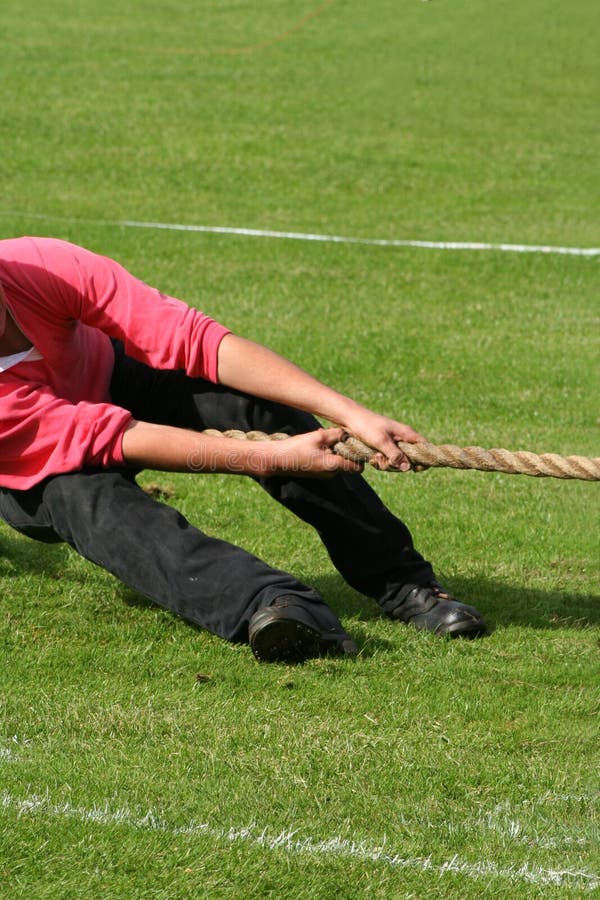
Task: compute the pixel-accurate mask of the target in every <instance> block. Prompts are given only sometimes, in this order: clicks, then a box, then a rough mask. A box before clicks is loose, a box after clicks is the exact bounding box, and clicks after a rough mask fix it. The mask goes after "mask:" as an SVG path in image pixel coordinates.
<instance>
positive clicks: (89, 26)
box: [0, 0, 600, 900]
mask: <svg viewBox="0 0 600 900" xmlns="http://www.w3.org/2000/svg"><path fill="white" fill-rule="evenodd" d="M317 6H318V4H317V3H316V2H314V3H313V2H302V3H295V4H294V3H291V0H280V2H274V0H268V2H264V3H262V4H258V3H253V4H250V3H243V2H241V0H237V2H231V3H210V4H194V3H191V2H189V0H179V2H173V3H171V4H164V3H163V4H158V3H150V2H144V3H141V2H135V3H130V4H123V3H119V4H117V3H113V2H108V0H104V2H103V3H100V2H99V0H82V2H79V3H77V4H75V3H73V2H69V0H57V2H55V3H53V4H50V5H48V4H42V3H40V2H37V0H36V2H34V0H20V2H19V3H17V2H16V0H5V2H4V4H3V8H2V13H1V19H2V27H3V36H4V41H3V55H2V63H1V66H2V74H3V82H2V83H3V89H2V104H1V113H0V127H1V128H2V150H3V153H2V159H3V162H2V165H3V175H4V177H3V184H2V200H1V202H0V236H2V237H8V236H12V235H15V234H24V233H38V234H42V233H43V234H53V235H56V236H58V237H64V238H67V239H69V240H74V241H76V242H78V243H81V244H84V245H87V246H89V247H90V248H91V249H94V250H97V251H99V252H103V253H107V254H109V255H112V256H114V257H116V258H118V259H119V260H120V261H121V262H123V263H124V264H125V265H126V266H127V267H128V268H129V269H130V270H131V271H133V272H134V273H136V274H138V275H140V276H141V277H143V278H145V279H146V280H147V281H149V282H151V283H154V284H157V285H159V286H160V287H161V288H163V289H164V290H166V291H169V292H171V293H174V294H176V295H178V296H181V297H183V298H184V299H186V300H188V301H189V302H191V303H193V304H196V305H198V306H199V307H200V308H202V309H204V310H206V311H207V312H210V313H212V314H213V315H215V316H216V317H217V318H219V319H221V320H222V321H224V322H226V323H227V324H229V325H230V326H231V327H232V328H234V329H235V330H237V331H239V332H240V333H243V334H246V335H247V336H250V337H253V338H255V339H257V340H260V341H263V342H265V343H268V344H270V345H271V346H273V347H274V348H275V349H277V350H279V351H281V352H283V353H284V354H286V355H289V356H292V357H293V358H294V359H295V360H297V361H298V362H299V363H301V364H302V365H303V366H305V367H307V368H309V369H310V370H312V371H313V372H315V373H316V374H318V375H319V376H320V377H321V378H323V379H324V380H326V381H328V382H330V383H332V384H333V385H335V386H337V387H338V388H340V389H342V390H344V391H345V392H347V393H350V394H352V395H354V396H356V397H357V399H359V400H361V401H363V402H365V403H367V404H369V405H370V406H372V407H374V408H377V409H378V410H381V411H382V412H386V413H389V414H393V415H394V416H396V417H398V418H400V419H402V420H405V421H408V422H410V423H411V424H413V425H414V426H415V427H417V428H418V429H419V430H420V431H422V432H424V433H425V434H426V435H428V437H430V439H431V440H433V441H434V442H439V443H442V442H446V441H448V442H453V443H458V444H480V445H482V446H504V447H508V448H510V449H519V448H525V449H531V450H534V451H537V452H543V451H555V452H559V453H565V454H568V453H581V454H583V455H589V456H593V455H598V418H597V417H598V409H597V397H598V393H599V390H598V389H599V387H600V384H599V380H598V370H597V351H598V342H597V330H596V331H595V330H594V329H597V323H598V319H597V272H598V261H597V259H595V258H592V259H585V258H581V257H564V256H557V255H529V254H527V255H519V254H508V253H497V252H489V253H474V252H473V253H468V252H456V253H452V252H445V251H428V250H409V249H383V248H376V247H364V246H341V245H332V244H318V245H317V244H308V243H300V242H290V241H274V240H272V241H268V240H259V239H252V238H242V237H231V236H218V235H206V234H204V235H202V234H191V233H176V232H169V231H158V230H146V229H144V230H142V229H138V230H136V229H128V228H124V227H115V226H112V225H110V224H106V225H102V224H98V222H100V221H104V222H107V223H110V222H114V221H118V220H123V219H137V220H142V221H163V222H181V223H191V224H194V223H196V224H209V225H229V226H245V227H252V228H275V229H283V230H304V231H311V232H325V233H332V234H347V235H355V236H365V237H380V238H404V239H406V238H408V239H413V238H414V239H431V240H448V241H452V240H467V241H468V240H482V241H492V242H498V241H507V242H514V243H521V242H524V243H532V244H546V243H547V244H556V245H561V246H562V245H564V246H582V247H591V246H596V247H597V246H599V245H600V230H599V227H598V217H597V200H596V198H597V184H598V176H597V159H598V130H597V124H596V123H597V99H596V98H597V94H598V74H597V62H596V56H597V49H596V43H597V41H596V34H597V31H598V10H597V4H595V3H593V2H592V0H575V2H572V3H569V4H564V3H559V2H558V0H525V2H523V3H521V4H514V3H508V2H506V0H500V2H497V3H495V4H489V3H484V2H482V0H471V2H466V0H455V2H453V3H451V4H450V3H446V4H444V3H441V2H437V0H436V2H432V3H427V4H425V3H421V2H417V0H415V2H409V0H405V2H403V3H397V2H395V3H393V2H391V0H375V2H373V3H370V4H359V3H357V2H355V0H336V2H333V3H331V4H330V5H329V6H326V7H323V9H322V10H321V12H320V13H319V14H318V15H316V16H315V17H313V18H312V19H310V20H307V21H306V23H305V24H304V25H303V26H302V27H301V28H299V29H298V30H296V31H290V32H289V34H288V35H287V36H285V34H286V32H288V31H289V29H290V28H292V26H294V24H295V23H298V22H299V21H300V19H301V18H302V17H303V16H304V15H305V14H307V13H309V12H311V11H313V10H316V9H317ZM278 35H280V36H282V38H281V39H280V40H276V41H274V42H273V43H272V44H270V45H269V46H268V47H265V48H264V49H260V47H259V46H258V45H260V44H261V43H262V42H265V41H269V40H271V39H272V38H275V37H277V36H278ZM252 47H254V48H255V49H250V51H249V52H244V53H239V54H233V53H230V52H224V51H230V50H236V49H240V48H241V49H243V48H252ZM92 220H96V222H97V224H93V221H92ZM367 477H368V478H369V479H370V481H371V483H372V484H374V485H375V486H376V488H377V490H378V491H379V492H380V494H381V495H382V497H383V498H384V500H385V501H386V503H387V504H388V505H389V506H390V507H391V508H392V509H393V510H394V511H395V512H396V513H397V514H399V515H401V516H402V517H403V518H404V519H405V521H407V523H408V524H409V525H410V527H411V529H412V531H413V532H414V535H415V538H416V542H417V544H418V546H419V548H420V549H421V550H422V551H423V553H424V554H425V555H426V556H427V557H428V558H430V559H431V560H432V561H433V562H434V564H435V566H436V569H437V570H438V572H439V574H440V575H441V576H442V577H443V579H444V580H445V581H447V582H448V584H449V585H450V586H451V587H452V588H453V589H454V590H455V591H456V593H457V594H459V596H461V598H464V599H465V600H466V601H467V602H474V603H476V604H477V605H478V606H479V608H480V609H481V610H482V612H483V613H484V614H485V616H486V618H487V620H488V622H489V623H490V625H491V628H492V633H491V634H490V636H489V637H488V638H486V639H485V640H482V641H478V642H473V643H458V642H446V641H438V640H436V639H435V638H433V637H431V636H429V635H421V634H417V633H414V632H412V631H409V630H407V629H403V628H402V627H398V626H396V625H394V624H393V623H391V622H389V621H385V620H383V619H381V618H380V617H379V616H378V615H377V611H376V609H375V608H374V607H373V605H372V604H370V603H367V602H365V601H364V599H363V598H361V597H360V596H359V595H358V594H356V593H355V592H353V591H352V590H351V589H350V588H348V587H347V586H345V585H344V583H343V582H342V581H341V579H340V578H339V577H338V575H337V574H336V573H335V571H334V570H333V569H332V567H331V564H330V563H329V561H328V559H327V558H326V555H325V553H324V551H323V549H322V547H321V546H320V544H319V541H318V539H317V537H316V536H315V535H314V534H313V533H312V532H311V531H310V530H309V529H308V528H307V527H306V526H304V525H303V524H301V523H298V522H294V521H292V518H291V517H290V515H289V514H288V513H287V512H286V511H285V510H282V509H279V508H278V507H277V508H274V506H273V504H272V503H271V502H270V501H268V499H267V498H266V497H264V496H263V495H262V494H261V493H260V492H259V490H258V488H256V486H254V485H253V484H249V483H247V482H246V481H244V480H243V479H240V478H237V477H233V476H232V477H222V476H211V477H200V476H193V475H189V476H188V475H181V476H174V475H168V476H167V475H164V476H163V475H158V474H156V473H145V474H144V476H143V478H142V481H143V483H144V484H146V485H148V484H151V483H154V484H159V485H160V486H162V488H163V489H164V490H166V491H168V492H169V493H171V492H172V497H171V499H170V500H169V501H168V502H171V503H173V504H175V505H176V506H177V507H178V508H179V509H181V510H182V511H183V512H184V513H185V514H186V515H187V516H188V517H189V518H190V519H191V520H192V521H194V522H197V523H198V524H199V525H200V526H201V527H203V528H205V529H206V530H208V531H210V532H211V533H214V534H218V535H219V536H222V537H224V538H226V539H229V540H232V541H235V542H238V543H241V544H243V546H245V547H246V548H248V549H249V550H251V551H252V552H254V553H257V554H258V555H260V556H262V557H263V558H265V559H266V560H268V561H269V562H270V563H272V564H273V565H275V566H278V567H283V568H287V569H289V570H290V571H293V572H294V574H296V575H297V576H298V577H300V578H301V579H303V580H305V581H308V582H309V583H311V584H314V585H315V586H316V587H318V588H319V589H320V590H321V591H322V592H323V594H324V595H325V596H326V597H327V598H328V599H329V600H330V601H331V603H332V605H333V606H335V608H336V609H337V610H338V612H339V613H340V614H341V615H342V617H343V619H344V623H345V624H346V626H347V628H348V630H349V631H350V632H351V633H352V635H353V636H354V637H355V639H356V641H357V643H358V644H359V647H360V655H359V658H358V659H357V660H355V661H352V662H350V661H332V660H316V661H312V662H309V663H307V664H305V665H303V666H297V667H285V666H280V665H272V666H261V665H258V664H257V663H256V662H255V661H254V660H253V658H252V656H251V654H250V652H249V650H248V648H247V647H241V646H233V645H228V644H226V643H224V642H222V641H220V640H218V639H217V638H215V637H213V636H211V635H208V634H206V633H202V632H200V631H198V630H197V629H195V628H192V627H190V626H188V625H186V624H185V623H184V622H182V621H179V620H176V619H175V618H173V617H172V616H170V615H169V614H167V613H165V612H164V611H162V610H161V609H158V608H156V607H153V606H152V605H150V604H148V603H147V602H146V601H145V600H144V599H143V598H140V597H139V596H137V595H134V594H132V592H131V591H129V590H128V589H127V588H125V587H124V586H122V585H120V584H119V583H118V582H116V581H115V580H114V579H113V578H111V577H110V576H109V575H107V574H105V573H103V572H102V571H100V570H98V569H95V568H93V567H91V566H90V565H89V564H87V563H86V562H84V561H83V560H81V559H79V558H78V557H77V556H76V555H75V554H74V553H72V552H71V551H70V550H69V549H67V548H65V547H47V546H44V545H38V544H35V543H33V542H30V541H27V540H25V539H24V538H21V537H20V536H18V535H17V534H15V533H14V532H12V531H10V530H9V529H8V528H6V527H4V526H0V598H1V599H0V654H1V656H0V659H1V660H2V663H1V665H0V895H2V896H6V897H8V898H11V900H12V898H18V897H25V896H27V897H35V898H53V900H54V898H56V897H61V898H62V897H64V898H79V897H98V896H100V897H119V898H120V897H123V898H129V897H135V898H138V897H140V898H141V897H144V898H146V897H148V898H150V897H152V898H174V897H177V898H180V897H181V898H187V897H190V898H191V897H194V898H196V897H211V898H212V897H232V898H233V897H235V898H238V897H250V898H253V897H256V898H258V897H274V898H281V897H286V898H294V900H295V898H316V897H319V898H320V897H334V896H336V897H337V896H340V897H348V898H350V897H352V898H354V897H357V896H359V897H363V896H364V897H372V896H373V897H381V898H389V897H394V898H395V897H418V898H424V897H428V898H438V897H440V896H444V897H456V898H475V897H479V896H481V895H482V894H483V895H484V896H490V897H492V896H497V897H502V898H505V897H515V898H521V897H542V896H543V897H547V896H548V897H554V896H556V897H565V898H566V897H568V898H571V897H575V896H584V895H585V896H589V895H590V888H591V889H592V891H593V888H594V885H595V890H596V891H597V890H598V887H599V886H600V854H599V852H598V846H599V840H598V839H599V817H600V803H599V800H600V779H599V778H598V771H599V769H600V754H599V752H598V716H599V713H600V691H599V689H598V682H599V679H598V672H599V668H600V667H599V664H598V659H599V655H598V651H599V647H600V616H599V607H600V604H599V595H600V591H599V578H598V575H599V567H598V491H597V486H596V485H594V484H585V483H582V482H572V483H571V482H561V481H556V480H551V479H540V480H538V479H529V478H520V477H509V476H502V475H498V474H483V473H476V472H451V471H444V470H439V471H429V472H426V473H423V474H420V475H407V476H393V475H384V474H381V473H375V472H371V473H368V475H367ZM199 676H200V677H199ZM244 829H246V830H244ZM444 866H446V868H444Z"/></svg>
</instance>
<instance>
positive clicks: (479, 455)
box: [204, 428, 600, 481]
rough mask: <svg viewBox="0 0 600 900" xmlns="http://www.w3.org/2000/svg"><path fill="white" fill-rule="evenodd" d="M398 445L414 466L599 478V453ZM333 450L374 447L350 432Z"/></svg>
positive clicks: (366, 455)
mask: <svg viewBox="0 0 600 900" xmlns="http://www.w3.org/2000/svg"><path fill="white" fill-rule="evenodd" d="M204 434H208V435H212V436H213V437H228V438H236V439H237V440H247V441H281V440H285V439H286V438H288V437H289V435H288V434H282V433H280V432H276V433H275V434H265V433H264V432H263V431H238V430H236V429H231V430H229V431H217V430H216V429H214V428H208V429H206V431H205V432H204ZM398 447H399V448H400V450H402V452H403V453H404V455H405V456H406V458H407V459H408V460H409V461H410V463H411V466H412V467H413V468H415V469H429V468H450V469H478V470H479V471H482V472H504V473H505V474H507V475H532V476H535V477H537V478H542V477H547V478H576V479H579V480H581V481H600V457H587V456H559V454H558V453H542V454H538V453H531V452H530V451H529V450H517V451H511V450H501V449H494V450H484V449H483V447H456V446H455V445H454V444H439V445H435V444H429V443H427V442H423V443H419V444H409V443H407V442H406V441H398ZM333 449H334V452H335V453H337V454H338V455H339V456H343V457H344V458H346V459H351V460H353V461H354V462H369V460H370V459H371V457H372V456H373V454H374V453H375V450H373V448H372V447H368V446H367V445H366V444H363V442H362V441H360V440H359V439H358V438H356V437H353V436H352V435H350V436H348V437H347V438H346V440H344V441H340V442H339V443H337V444H336V445H335V446H334V448H333Z"/></svg>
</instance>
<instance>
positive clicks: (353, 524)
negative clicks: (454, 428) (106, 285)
mask: <svg viewBox="0 0 600 900" xmlns="http://www.w3.org/2000/svg"><path fill="white" fill-rule="evenodd" d="M117 361H118V362H117V366H116V368H115V378H114V381H113V386H112V389H113V390H114V392H115V393H114V396H115V398H116V402H119V399H118V398H119V397H123V401H124V402H123V403H122V405H124V406H127V408H129V409H131V410H132V412H133V414H134V415H135V416H136V417H137V418H140V419H143V420H145V421H154V422H159V423H162V424H171V425H179V426H180V427H185V428H196V429H203V428H217V429H220V430H226V429H228V428H239V429H241V430H259V431H264V432H266V433H270V432H273V431H281V432H284V433H287V434H299V433H303V432H307V431H311V430H313V429H315V428H317V427H319V422H318V421H317V420H316V419H315V418H314V417H313V416H311V415H309V414H307V413H304V412H301V411H299V410H296V409H294V408H292V407H289V406H285V405H282V404H278V403H271V402H269V401H264V400H260V399H258V398H255V397H251V396H248V395H246V394H243V393H241V392H238V391H234V390H230V389H228V388H224V387H222V386H220V385H213V384H210V383H208V382H206V381H204V380H202V379H191V378H188V377H187V376H186V375H185V374H184V373H182V372H155V371H153V370H149V369H147V367H145V366H143V365H141V364H139V363H136V362H134V361H132V360H129V359H127V357H124V356H120V357H119V355H118V356H117ZM259 483H260V484H261V485H262V486H263V488H264V489H265V490H266V491H267V492H268V493H269V494H270V495H271V496H272V497H274V498H275V499H276V500H278V501H279V502H280V503H282V504H283V505H284V506H286V507H287V508H288V509H290V510H291V511H292V512H293V513H295V514H296V515H298V516H299V517H300V518H302V519H303V520H304V521H306V522H308V523H310V524H311V525H312V526H313V527H314V528H315V529H316V530H317V532H318V533H319V535H320V537H321V539H322V541H323V543H324V545H325V547H326V549H327V551H328V553H329V555H330V557H331V559H332V561H333V563H334V565H335V566H336V568H337V569H338V571H339V572H340V573H341V574H342V576H343V577H344V578H345V580H346V581H347V582H348V583H349V584H350V585H352V586H353V587H355V588H356V589H357V590H359V591H361V592H362V593H364V594H366V595H368V596H370V597H373V598H374V599H375V600H376V601H377V602H378V603H379V604H380V606H381V607H382V609H383V610H384V612H385V613H386V614H387V615H389V616H390V617H391V618H394V619H399V620H401V621H404V622H410V623H411V624H413V625H415V627H417V628H423V629H425V630H432V631H436V632H438V633H440V634H452V635H462V634H464V635H467V636H473V635H475V634H480V633H482V632H483V631H484V630H485V625H484V623H483V620H482V619H481V617H480V616H479V614H478V613H477V611H476V610H474V609H473V608H472V607H468V606H465V605H464V604H460V603H458V602H457V601H455V600H454V599H453V598H450V597H449V595H448V594H447V593H446V592H445V591H444V590H443V588H441V587H440V585H439V584H438V583H437V582H436V580H435V576H434V573H433V569H432V567H431V565H430V564H429V563H428V562H427V561H426V560H425V559H424V558H423V557H422V556H421V554H420V553H419V552H418V551H417V550H416V549H415V547H414V545H413V541H412V537H411V535H410V532H409V530H408V528H407V527H406V525H404V523H403V522H401V521H400V520H399V519H398V518H397V517H396V516H394V515H393V514H392V513H391V512H390V511H389V510H388V509H387V508H386V507H385V505H384V504H383V503H382V502H381V500H380V499H379V497H378V496H377V494H376V493H375V492H374V491H373V490H372V488H371V487H370V486H369V485H368V484H367V482H366V481H365V479H364V478H362V476H360V475H345V474H342V475H337V476H335V477H334V478H331V479H307V478H294V477H286V478H281V477H277V478H263V479H259Z"/></svg>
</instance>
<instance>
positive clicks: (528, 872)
mask: <svg viewBox="0 0 600 900" xmlns="http://www.w3.org/2000/svg"><path fill="white" fill-rule="evenodd" d="M0 806H1V807H2V808H4V809H13V810H15V811H16V812H17V815H18V816H19V817H21V816H28V815H35V814H38V813H39V814H42V815H46V816H50V817H54V818H71V819H76V820H78V821H80V822H85V823H92V824H98V825H123V826H126V827H129V828H134V829H139V830H142V831H161V832H167V833H169V834H181V835H185V834H189V835H194V834H197V835H206V836H207V837H210V838H212V839H215V840H224V841H228V842H230V843H233V842H237V841H241V842H243V843H246V844H249V845H251V846H255V847H263V848H265V849H267V850H284V851H286V852H288V853H298V854H305V855H309V856H336V857H345V858H352V859H358V860H362V861H365V862H373V863H383V864H385V865H388V866H391V867H393V868H398V869H416V870H420V871H422V872H433V873H434V874H436V875H437V876H438V877H441V876H442V875H445V874H447V873H448V872H456V873H458V874H461V875H465V876H467V877H469V878H486V879H489V878H500V879H505V880H509V881H513V882H525V883H526V884H533V885H537V886H546V885H555V886H559V887H560V886H571V887H578V888H580V889H585V890H596V889H597V888H598V887H600V875H597V874H594V873H591V872H585V871H576V870H575V871H573V870H571V869H544V868H542V867H541V866H532V865H529V864H527V863H526V864H524V865H521V866H499V865H497V864H496V863H493V862H485V861H478V862H475V863H473V862H466V861H463V860H461V859H460V858H459V856H458V855H455V856H453V857H452V858H451V859H449V860H446V861H445V862H441V863H440V862H434V860H433V859H432V857H431V856H426V857H405V856H401V855H400V854H398V853H394V852H392V851H391V850H388V849H387V848H386V847H385V846H384V845H385V842H384V845H382V846H381V847H370V846H368V845H367V844H366V842H365V841H362V840H358V841H354V840H347V839H345V838H340V837H333V838H330V839H329V840H326V841H315V840H313V839H312V838H302V837H298V836H297V835H298V831H297V830H290V831H283V832H281V833H280V834H275V835H270V834H269V832H268V831H267V830H266V829H262V830H261V829H259V828H258V826H256V825H251V826H249V827H243V828H229V829H224V828H215V827H213V826H211V825H209V824H207V823H200V822H190V823H188V824H186V825H183V826H175V825H172V824H170V823H169V822H168V821H167V820H166V819H165V818H164V816H163V815H162V814H160V813H156V812H154V811H152V810H149V811H148V812H147V813H146V814H145V815H144V816H140V815H137V814H136V813H134V812H133V811H132V810H130V809H129V807H126V806H125V807H120V808H117V809H111V807H110V806H109V805H108V804H107V803H105V804H103V805H102V806H94V807H92V808H91V809H87V808H85V807H81V806H73V805H72V804H71V803H69V802H68V801H66V802H64V803H53V802H52V801H51V800H50V798H49V797H48V796H39V795H36V794H33V795H32V796H30V797H25V798H18V797H14V796H13V795H12V794H10V793H9V792H8V791H4V792H3V794H2V795H1V798H0Z"/></svg>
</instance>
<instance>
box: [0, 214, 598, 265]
mask: <svg viewBox="0 0 600 900" xmlns="http://www.w3.org/2000/svg"><path fill="white" fill-rule="evenodd" d="M0 215H2V216H20V217H23V218H28V219H40V220H42V221H46V222H65V223H70V224H81V225H100V226H108V227H110V228H152V229H158V230H163V231H187V232H199V233H202V234H228V235H235V236H238V237H256V238H275V239H280V240H292V241H316V242H319V243H329V244H359V245H362V246H368V247H404V248H407V247H412V248H416V249H423V250H479V251H481V250H488V251H490V250H491V251H497V252H500V253H544V254H561V255H563V256H587V257H591V256H600V247H559V246H552V245H549V244H548V245H547V244H507V243H500V244H494V243H486V242H481V241H417V240H400V239H398V240H397V239H391V238H390V239H386V238H364V237H349V236H344V235H337V234H312V233H310V232H303V231H271V230H269V229H261V228H233V227H229V226H227V225H184V224H182V223H179V222H144V221H138V220H136V219H122V220H118V221H108V220H104V219H81V218H70V217H67V216H50V215H45V214H43V213H26V212H22V211H16V210H0Z"/></svg>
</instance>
